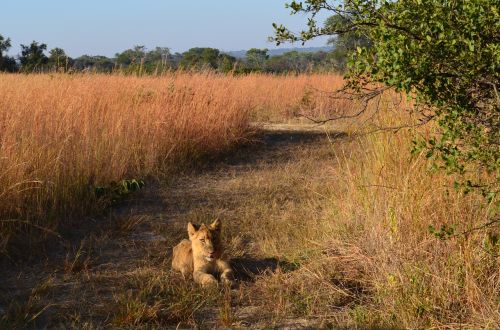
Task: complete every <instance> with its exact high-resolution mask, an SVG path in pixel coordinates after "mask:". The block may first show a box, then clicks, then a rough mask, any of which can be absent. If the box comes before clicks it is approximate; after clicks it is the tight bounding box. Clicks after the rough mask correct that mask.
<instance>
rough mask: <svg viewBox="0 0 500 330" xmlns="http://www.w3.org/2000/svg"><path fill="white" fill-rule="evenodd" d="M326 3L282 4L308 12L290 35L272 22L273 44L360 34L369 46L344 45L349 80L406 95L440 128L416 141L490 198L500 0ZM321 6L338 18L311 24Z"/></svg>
mask: <svg viewBox="0 0 500 330" xmlns="http://www.w3.org/2000/svg"><path fill="white" fill-rule="evenodd" d="M333 3H335V2H332V1H325V0H306V1H303V2H295V1H293V2H292V3H290V4H289V5H288V7H289V8H291V9H292V14H296V13H299V12H300V13H306V14H309V16H310V18H309V21H308V23H307V28H306V29H305V30H304V31H302V32H301V33H299V34H295V33H292V32H291V31H289V30H288V29H286V28H285V27H283V26H281V25H280V26H278V25H275V36H274V37H273V38H272V39H273V40H274V41H275V42H276V43H278V44H279V43H282V42H285V41H292V42H294V41H302V42H305V41H307V40H310V39H312V38H314V37H317V36H321V35H325V34H326V35H332V36H335V37H336V38H340V37H341V36H342V35H344V34H346V33H348V32H352V31H356V33H357V34H358V35H361V36H363V37H365V38H366V39H367V40H368V41H369V44H368V45H357V46H356V47H355V48H351V52H350V61H349V64H348V67H349V71H348V74H347V75H346V78H347V80H348V86H352V87H354V88H356V86H358V87H359V86H362V85H364V84H366V83H371V82H380V83H383V84H385V85H387V86H389V87H393V88H394V89H395V90H397V91H400V92H404V93H406V94H407V95H410V96H411V97H413V98H414V100H415V104H416V109H417V110H418V111H420V114H421V115H422V116H424V117H425V118H432V119H435V120H436V121H437V123H438V124H439V126H440V127H441V128H442V130H441V134H440V135H439V136H438V137H436V138H433V139H430V140H428V141H425V140H424V141H420V142H419V147H421V148H425V149H427V150H428V152H427V155H428V156H429V157H430V158H432V159H433V160H434V161H435V162H436V163H437V164H438V166H439V167H441V168H444V169H445V170H446V171H447V172H449V173H457V174H459V175H462V176H463V177H464V182H467V180H469V179H470V180H472V181H474V180H475V181H477V182H472V183H471V184H469V185H467V186H469V187H481V191H482V192H483V194H485V196H488V199H489V200H491V201H493V200H494V199H495V197H493V198H491V196H492V195H494V196H496V194H497V191H498V183H499V165H500V148H499V145H500V111H499V110H500V96H499V94H498V90H499V89H500V15H499V12H500V9H499V5H500V1H498V0H494V1H491V0H475V1H467V0H456V1H445V0H400V1H385V0H346V1H344V2H343V3H342V4H340V5H339V4H337V5H334V4H333ZM325 10H326V11H328V12H329V13H331V14H332V15H333V16H334V17H336V20H337V21H338V22H342V24H331V22H330V24H325V26H324V27H318V24H317V22H316V21H315V17H317V14H318V13H319V12H320V11H325ZM358 90H359V89H358ZM471 173H474V175H468V174H471ZM477 173H483V174H486V175H477ZM465 177H467V179H465ZM485 177H487V178H489V179H486V182H485V181H484V179H482V178H485Z"/></svg>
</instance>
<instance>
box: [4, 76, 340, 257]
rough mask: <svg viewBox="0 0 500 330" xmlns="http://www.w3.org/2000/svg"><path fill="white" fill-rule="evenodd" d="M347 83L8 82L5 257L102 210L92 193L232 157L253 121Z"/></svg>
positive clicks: (330, 79) (311, 79)
mask: <svg viewBox="0 0 500 330" xmlns="http://www.w3.org/2000/svg"><path fill="white" fill-rule="evenodd" d="M341 83H342V79H341V78H340V77H338V76H329V75H315V76H290V77H286V76H281V77H277V76H264V75H249V76H240V77H238V76H234V77H232V76H223V75H216V74H211V73H201V74H194V73H193V74H191V73H182V74H170V75H166V76H162V77H157V78H153V77H130V76H129V77H124V76H106V75H74V76H68V75H57V74H56V75H6V74H4V75H0V169H1V171H0V221H1V222H0V249H1V248H3V247H5V246H6V245H7V242H8V241H9V238H10V237H11V234H12V233H14V232H16V231H17V230H19V229H23V230H26V229H28V230H33V231H34V233H35V234H40V233H42V234H43V233H50V232H51V230H53V229H54V228H55V227H56V225H57V224H59V223H61V222H65V221H67V220H68V219H71V218H75V217H80V216H81V215H83V214H88V213H90V212H92V211H94V210H95V209H96V208H100V207H101V206H100V205H99V203H96V200H95V196H94V194H93V187H96V186H106V185H108V184H109V183H110V182H112V181H119V180H122V179H126V178H144V177H146V176H149V175H159V174H161V173H164V172H165V171H168V170H170V169H171V168H172V165H176V166H177V167H178V166H179V162H182V163H183V164H186V165H187V164H189V163H191V162H192V161H193V160H195V159H197V158H199V157H200V156H202V155H207V154H208V155H212V154H216V153H219V152H222V151H224V150H227V149H228V148H229V147H231V146H233V145H235V144H236V143H238V142H241V141H242V140H244V139H245V138H246V137H247V134H248V132H249V127H248V124H249V121H250V120H263V119H269V118H270V117H271V116H275V114H278V115H279V116H280V117H283V116H289V115H290V111H293V109H299V108H301V107H304V104H306V103H307V104H306V105H307V106H308V107H309V108H311V107H312V106H311V103H312V102H314V100H313V99H310V98H308V99H307V100H306V101H304V100H303V91H304V90H305V89H306V86H309V85H311V86H315V87H316V88H323V89H329V88H332V87H335V86H336V85H339V84H341ZM317 99H318V100H319V99H320V98H317ZM304 102H306V103H304ZM250 110H254V111H253V112H250Z"/></svg>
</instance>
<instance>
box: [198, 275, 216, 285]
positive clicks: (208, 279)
mask: <svg viewBox="0 0 500 330" xmlns="http://www.w3.org/2000/svg"><path fill="white" fill-rule="evenodd" d="M201 285H202V286H203V287H212V286H217V280H216V279H215V277H213V276H212V275H206V276H203V279H202V280H201Z"/></svg>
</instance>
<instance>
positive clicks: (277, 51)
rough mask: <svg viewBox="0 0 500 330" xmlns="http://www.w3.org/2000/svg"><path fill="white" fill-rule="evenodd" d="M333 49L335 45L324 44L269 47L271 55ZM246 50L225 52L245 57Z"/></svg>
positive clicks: (237, 56)
mask: <svg viewBox="0 0 500 330" xmlns="http://www.w3.org/2000/svg"><path fill="white" fill-rule="evenodd" d="M332 50H333V47H330V46H324V47H294V48H277V49H269V52H268V54H269V56H270V57H273V56H278V55H283V54H284V53H288V52H292V51H297V52H299V53H316V52H330V51H332ZM246 52H247V51H246V50H235V51H229V52H223V53H225V54H229V55H231V56H234V57H236V58H244V57H245V54H246Z"/></svg>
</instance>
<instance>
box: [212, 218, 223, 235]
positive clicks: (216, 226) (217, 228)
mask: <svg viewBox="0 0 500 330" xmlns="http://www.w3.org/2000/svg"><path fill="white" fill-rule="evenodd" d="M220 229H221V222H220V220H219V219H216V220H215V221H214V222H212V223H211V224H210V230H213V231H217V232H220Z"/></svg>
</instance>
